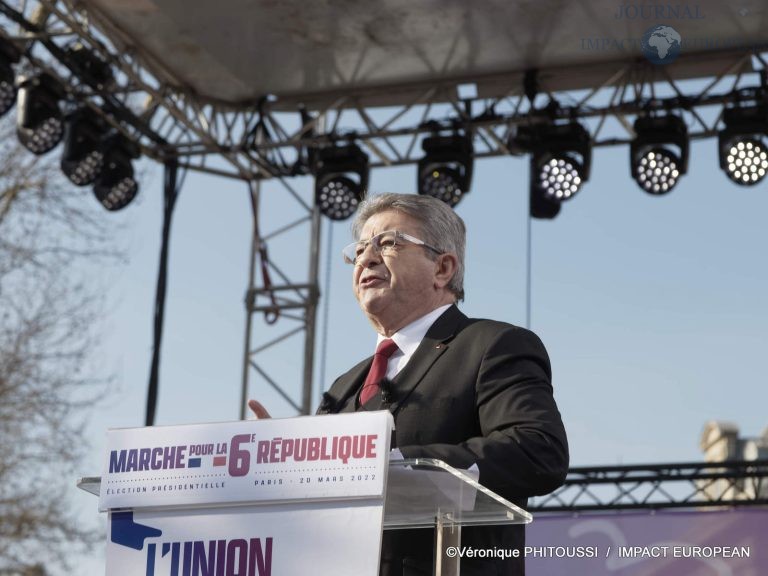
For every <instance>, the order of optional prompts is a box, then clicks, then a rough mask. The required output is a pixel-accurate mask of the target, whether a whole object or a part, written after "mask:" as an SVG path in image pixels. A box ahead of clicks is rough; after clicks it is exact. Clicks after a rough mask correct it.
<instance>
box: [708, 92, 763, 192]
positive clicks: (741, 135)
mask: <svg viewBox="0 0 768 576" xmlns="http://www.w3.org/2000/svg"><path fill="white" fill-rule="evenodd" d="M723 122H724V123H725V128H724V129H723V130H721V131H720V132H719V133H718V135H717V142H718V153H719V157H720V168H722V169H723V171H724V172H725V174H726V175H727V176H728V178H730V179H731V180H733V181H734V182H736V184H740V185H741V186H754V185H755V184H757V183H758V182H760V181H761V180H762V179H763V178H765V175H766V173H768V147H766V144H765V136H766V135H767V134H768V114H767V111H766V108H765V106H754V107H749V108H728V109H726V110H725V111H724V112H723Z"/></svg>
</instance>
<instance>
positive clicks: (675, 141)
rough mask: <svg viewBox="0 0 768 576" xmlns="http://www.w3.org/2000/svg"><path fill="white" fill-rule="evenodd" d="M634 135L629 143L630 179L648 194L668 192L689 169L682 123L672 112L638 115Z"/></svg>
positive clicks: (685, 136) (686, 142) (686, 134)
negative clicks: (642, 116)
mask: <svg viewBox="0 0 768 576" xmlns="http://www.w3.org/2000/svg"><path fill="white" fill-rule="evenodd" d="M635 134H636V136H635V139H634V140H632V143H631V144H630V162H631V164H632V165H631V169H632V178H634V179H635V181H636V182H637V183H638V184H639V185H640V187H641V188H642V189H643V190H645V191H646V192H648V193H649V194H653V195H660V194H666V193H667V192H670V191H671V190H672V189H673V188H674V187H675V186H676V185H677V182H678V180H679V179H680V176H682V175H683V174H685V173H686V172H687V171H688V129H687V128H686V126H685V122H683V119H682V118H680V117H679V116H673V115H669V116H658V117H650V116H649V117H644V118H637V120H635ZM670 146H673V147H674V148H670Z"/></svg>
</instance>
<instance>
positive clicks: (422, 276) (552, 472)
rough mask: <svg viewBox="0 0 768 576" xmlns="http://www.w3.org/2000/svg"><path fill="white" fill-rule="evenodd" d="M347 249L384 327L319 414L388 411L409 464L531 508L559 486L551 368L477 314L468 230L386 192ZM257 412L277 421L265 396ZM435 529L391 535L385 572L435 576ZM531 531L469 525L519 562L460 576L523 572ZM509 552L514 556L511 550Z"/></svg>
mask: <svg viewBox="0 0 768 576" xmlns="http://www.w3.org/2000/svg"><path fill="white" fill-rule="evenodd" d="M352 231H353V235H354V237H355V238H356V240H357V241H356V242H354V243H352V244H350V245H349V246H347V247H346V248H345V249H344V251H343V252H344V260H345V261H346V262H347V263H349V264H350V265H351V267H352V270H353V271H352V286H353V289H354V293H355V297H356V298H357V301H358V303H359V305H360V307H361V308H362V310H363V312H364V313H365V315H366V316H367V317H368V320H369V321H370V322H371V324H372V326H373V327H374V329H375V330H376V332H377V334H378V337H377V346H376V352H375V354H374V355H373V356H372V357H369V358H367V359H365V360H363V361H362V362H360V363H359V364H357V365H356V366H354V367H353V368H352V369H351V370H349V371H348V372H347V373H346V374H343V375H342V376H340V377H339V378H338V379H337V380H336V381H335V382H334V383H333V385H332V386H331V388H330V389H329V391H328V393H327V394H325V396H324V401H323V404H322V406H321V407H320V410H318V413H340V412H351V411H356V410H380V409H388V410H390V411H391V412H392V414H393V416H394V419H395V427H396V430H395V439H394V441H395V444H396V447H397V448H398V449H399V450H400V451H401V452H402V454H403V456H404V457H405V458H417V457H423V458H437V459H439V460H443V461H445V462H447V463H448V464H450V465H451V466H454V467H456V468H470V467H472V466H473V465H477V467H478V468H479V471H480V478H479V481H480V483H481V484H483V485H484V486H486V487H488V488H489V489H490V490H492V491H494V492H496V493H498V494H499V495H501V496H503V497H504V498H507V499H508V500H510V501H512V502H514V503H515V504H517V505H519V506H521V507H523V508H525V507H526V503H527V498H528V497H529V496H534V495H540V494H546V493H548V492H551V491H552V490H554V489H555V488H557V487H558V486H560V485H561V484H562V482H563V480H564V479H565V475H566V472H567V470H568V443H567V440H566V435H565V429H564V428H563V423H562V420H561V418H560V413H559V412H558V409H557V406H556V404H555V400H554V398H553V395H552V385H551V383H550V376H551V371H550V364H549V358H548V356H547V352H546V350H545V349H544V346H543V345H542V343H541V341H540V340H539V339H538V337H537V336H536V335H535V334H533V333H532V332H530V331H528V330H525V329H524V328H519V327H517V326H513V325H511V324H506V323H503V322H496V321H493V320H481V319H474V318H468V317H467V316H465V315H464V314H462V312H461V311H460V310H459V309H458V308H457V306H456V303H457V302H459V301H460V300H462V299H463V298H464V288H463V280H464V246H465V228H464V222H463V221H462V220H461V218H460V217H459V216H458V215H457V214H456V213H455V212H454V211H453V210H452V209H451V208H450V207H449V206H448V205H447V204H445V203H443V202H442V201H440V200H437V199H435V198H432V197H429V196H417V195H406V194H381V195H378V196H372V197H370V198H369V199H367V200H366V201H364V202H363V203H362V204H361V205H360V208H359V209H358V211H357V215H356V218H355V221H354V223H353V226H352ZM249 406H250V407H251V410H253V412H254V413H255V414H256V415H257V416H259V417H265V416H268V414H267V412H266V411H265V410H264V408H263V407H262V406H261V405H260V404H259V403H258V402H256V401H253V400H251V401H250V402H249ZM433 538H434V533H433V531H432V530H427V529H422V530H393V531H386V532H385V533H384V537H383V541H382V552H381V572H380V574H381V576H412V575H414V576H415V575H422V574H423V575H425V576H428V575H431V574H432V553H433V545H434V542H433ZM524 538H525V536H524V527H523V526H521V525H506V526H490V527H466V528H464V529H463V530H462V540H461V542H462V546H467V547H472V548H483V549H487V548H501V549H506V550H511V549H515V548H516V549H519V550H520V557H519V558H503V559H498V558H464V559H463V560H462V562H461V574H462V576H468V575H478V576H480V575H482V576H490V575H493V574H504V575H515V576H518V575H522V574H523V573H524V557H523V554H522V550H523V546H524ZM508 555H509V554H508Z"/></svg>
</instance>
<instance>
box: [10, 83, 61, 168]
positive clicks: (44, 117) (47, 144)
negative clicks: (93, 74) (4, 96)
mask: <svg viewBox="0 0 768 576" xmlns="http://www.w3.org/2000/svg"><path fill="white" fill-rule="evenodd" d="M63 97H64V90H63V88H62V87H61V86H60V85H59V83H58V82H56V80H54V79H53V78H52V77H51V76H49V75H48V74H41V75H38V76H32V77H28V78H22V79H21V81H20V82H19V107H18V108H19V114H18V120H17V124H16V134H17V135H18V137H19V142H21V144H22V146H24V148H26V149H27V150H29V151H30V152H32V153H33V154H37V155H40V154H45V153H46V152H50V151H51V150H53V149H54V148H55V147H56V145H57V144H58V143H59V142H61V139H62V138H63V137H64V119H63V116H62V114H61V110H60V109H59V100H61V99H62V98H63Z"/></svg>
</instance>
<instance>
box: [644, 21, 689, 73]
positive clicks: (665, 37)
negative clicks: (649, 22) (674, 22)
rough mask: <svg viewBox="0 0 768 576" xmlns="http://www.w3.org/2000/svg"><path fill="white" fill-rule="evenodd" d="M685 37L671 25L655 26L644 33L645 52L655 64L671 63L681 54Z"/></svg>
mask: <svg viewBox="0 0 768 576" xmlns="http://www.w3.org/2000/svg"><path fill="white" fill-rule="evenodd" d="M682 44H683V39H682V37H681V36H680V33H679V32H678V31H677V30H675V29H674V28H672V27H671V26H654V27H652V28H649V29H648V30H646V31H645V34H643V39H642V41H641V42H640V45H641V46H642V48H643V54H645V57H646V58H648V60H650V61H651V62H653V63H654V64H671V63H672V62H674V61H675V60H676V59H677V57H678V56H680V48H681V47H682Z"/></svg>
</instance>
